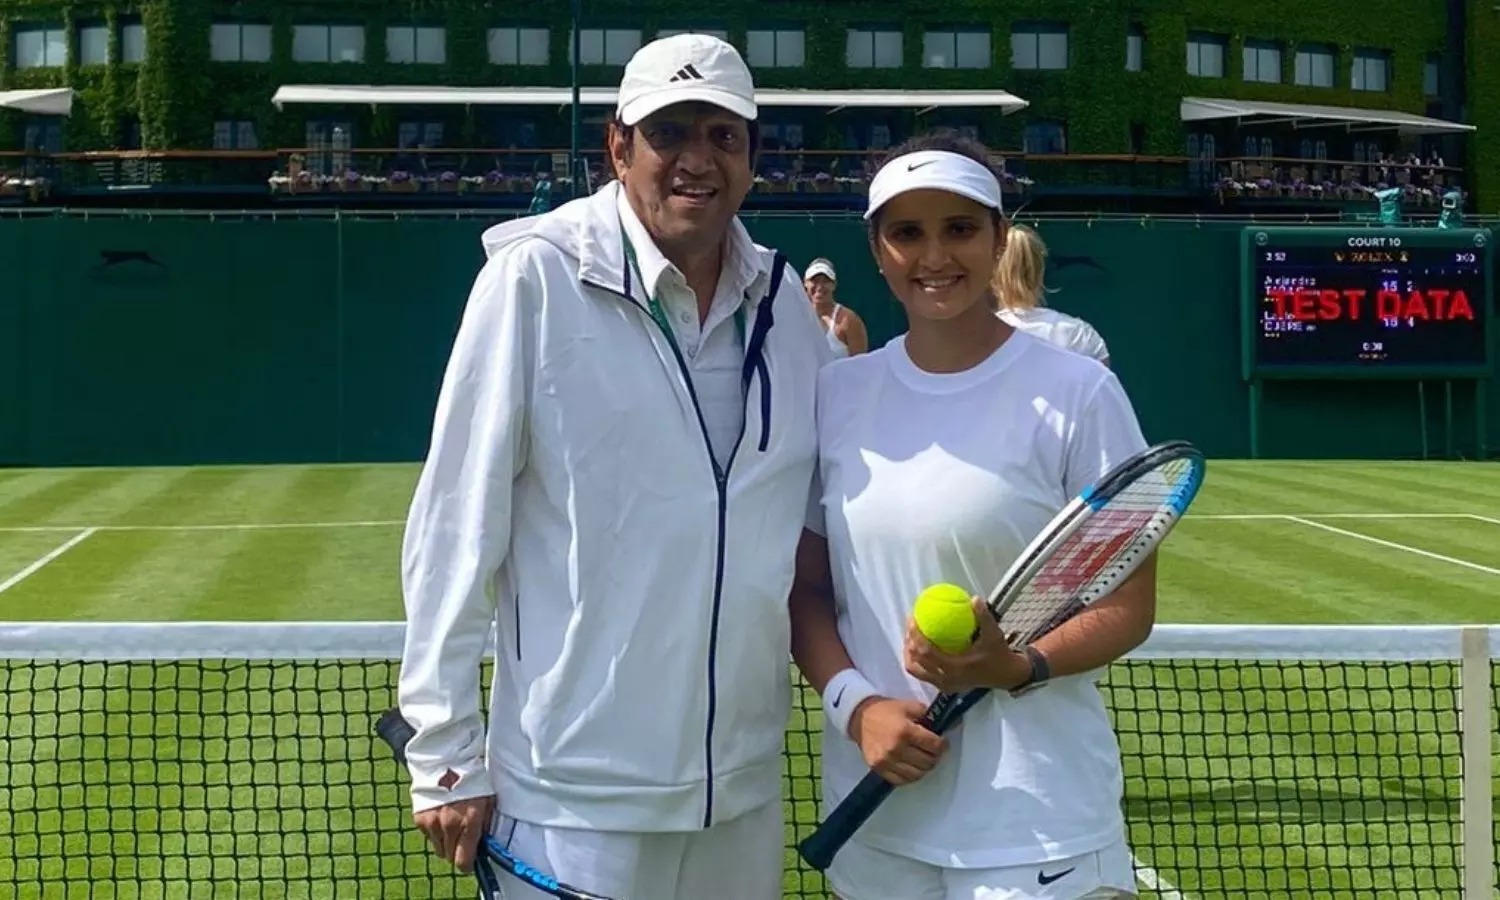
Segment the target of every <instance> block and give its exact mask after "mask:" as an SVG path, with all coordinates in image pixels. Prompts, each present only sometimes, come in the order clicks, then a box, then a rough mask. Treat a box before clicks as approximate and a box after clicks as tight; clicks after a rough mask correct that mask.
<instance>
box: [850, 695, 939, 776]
mask: <svg viewBox="0 0 1500 900" xmlns="http://www.w3.org/2000/svg"><path fill="white" fill-rule="evenodd" d="M926 712H927V704H925V703H921V702H918V701H916V700H892V699H889V698H887V697H871V698H869V699H868V700H866V701H865V702H863V703H861V704H860V705H859V707H858V708H856V709H855V710H854V715H853V716H850V718H849V736H850V737H852V738H853V739H854V742H855V743H856V744H858V745H859V752H860V753H862V754H863V755H864V758H865V764H866V765H868V766H869V767H870V768H871V769H873V770H874V771H875V772H878V773H879V774H880V777H881V778H884V779H885V780H886V781H888V782H890V783H891V784H894V785H896V786H897V787H900V786H901V785H903V784H910V783H912V782H913V781H916V780H918V779H920V778H921V777H922V776H923V775H926V774H927V773H928V771H930V770H931V769H932V767H933V766H935V765H937V761H938V759H939V758H940V757H941V756H942V755H943V753H944V752H946V751H947V749H948V742H947V741H945V740H943V739H942V738H941V737H939V736H938V735H935V734H933V733H932V732H930V731H928V730H927V729H926V728H923V727H922V726H921V725H920V724H918V722H919V721H920V720H921V718H922V716H923V714H925V713H926Z"/></svg>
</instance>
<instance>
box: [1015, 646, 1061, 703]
mask: <svg viewBox="0 0 1500 900" xmlns="http://www.w3.org/2000/svg"><path fill="white" fill-rule="evenodd" d="M1021 652H1022V653H1025V654H1026V658H1027V659H1029V660H1031V675H1030V676H1029V677H1027V679H1026V680H1025V681H1023V682H1021V683H1020V684H1018V685H1016V686H1015V687H1013V688H1011V690H1010V695H1011V696H1012V697H1016V696H1020V695H1021V694H1023V693H1026V692H1027V691H1032V690H1035V689H1036V688H1039V687H1041V686H1042V685H1044V684H1046V683H1047V679H1049V678H1051V677H1052V667H1051V666H1049V665H1048V664H1047V657H1045V656H1043V655H1042V651H1040V650H1038V649H1037V648H1035V647H1033V646H1031V645H1030V644H1027V645H1026V646H1025V647H1022V648H1021Z"/></svg>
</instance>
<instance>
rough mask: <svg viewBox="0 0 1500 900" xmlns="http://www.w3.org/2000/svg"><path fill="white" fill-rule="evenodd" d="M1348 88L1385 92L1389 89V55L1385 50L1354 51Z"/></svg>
mask: <svg viewBox="0 0 1500 900" xmlns="http://www.w3.org/2000/svg"><path fill="white" fill-rule="evenodd" d="M1349 86H1350V87H1352V88H1354V89H1355V90H1356V91H1387V90H1390V87H1391V54H1390V52H1389V51H1387V50H1355V51H1354V64H1353V66H1352V67H1351V71H1350V73H1349Z"/></svg>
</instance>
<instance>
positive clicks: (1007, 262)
mask: <svg viewBox="0 0 1500 900" xmlns="http://www.w3.org/2000/svg"><path fill="white" fill-rule="evenodd" d="M1046 273H1047V245H1046V243H1044V242H1043V241H1042V237H1041V235H1039V234H1037V233H1036V231H1035V230H1034V229H1032V228H1029V227H1027V226H1025V225H1012V226H1011V227H1010V232H1009V233H1008V234H1007V235H1006V237H1005V251H1004V252H1002V253H1001V254H1000V260H999V262H997V263H995V273H994V274H993V275H992V276H991V277H990V290H991V291H992V292H993V293H994V295H995V302H996V303H998V304H999V306H1000V308H1001V309H1030V308H1032V307H1033V306H1045V305H1046V294H1047V291H1048V288H1047V285H1046V282H1045V281H1044V280H1043V279H1044V276H1045V275H1046Z"/></svg>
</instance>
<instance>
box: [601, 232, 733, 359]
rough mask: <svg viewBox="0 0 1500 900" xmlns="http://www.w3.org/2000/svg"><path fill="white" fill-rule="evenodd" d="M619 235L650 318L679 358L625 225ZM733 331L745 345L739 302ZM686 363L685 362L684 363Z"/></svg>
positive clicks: (665, 320)
mask: <svg viewBox="0 0 1500 900" xmlns="http://www.w3.org/2000/svg"><path fill="white" fill-rule="evenodd" d="M620 237H622V238H623V239H624V240H625V256H626V258H627V259H629V260H630V267H631V268H632V269H634V270H635V280H636V281H637V282H638V283H639V284H640V286H641V290H642V291H645V292H646V306H647V308H648V309H649V310H650V311H651V318H653V319H655V320H656V324H657V325H659V326H661V330H662V334H664V335H666V337H667V343H669V344H671V345H672V352H673V353H675V354H677V358H678V359H679V360H681V359H682V358H683V357H682V349H681V348H680V347H678V346H677V335H676V333H675V332H673V330H672V323H671V322H669V321H668V320H667V313H666V310H664V309H662V305H661V301H660V300H658V299H657V298H656V293H655V292H653V291H649V290H647V289H646V278H645V276H644V275H642V274H641V263H640V260H638V259H636V255H635V246H634V245H633V244H631V243H630V236H629V235H627V234H626V233H625V227H624V225H623V224H622V225H621V226H620ZM734 331H735V334H736V335H738V336H739V341H740V348H741V349H744V346H745V305H744V304H743V303H741V304H740V305H739V307H737V308H736V309H735V311H734ZM684 365H686V363H684Z"/></svg>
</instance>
